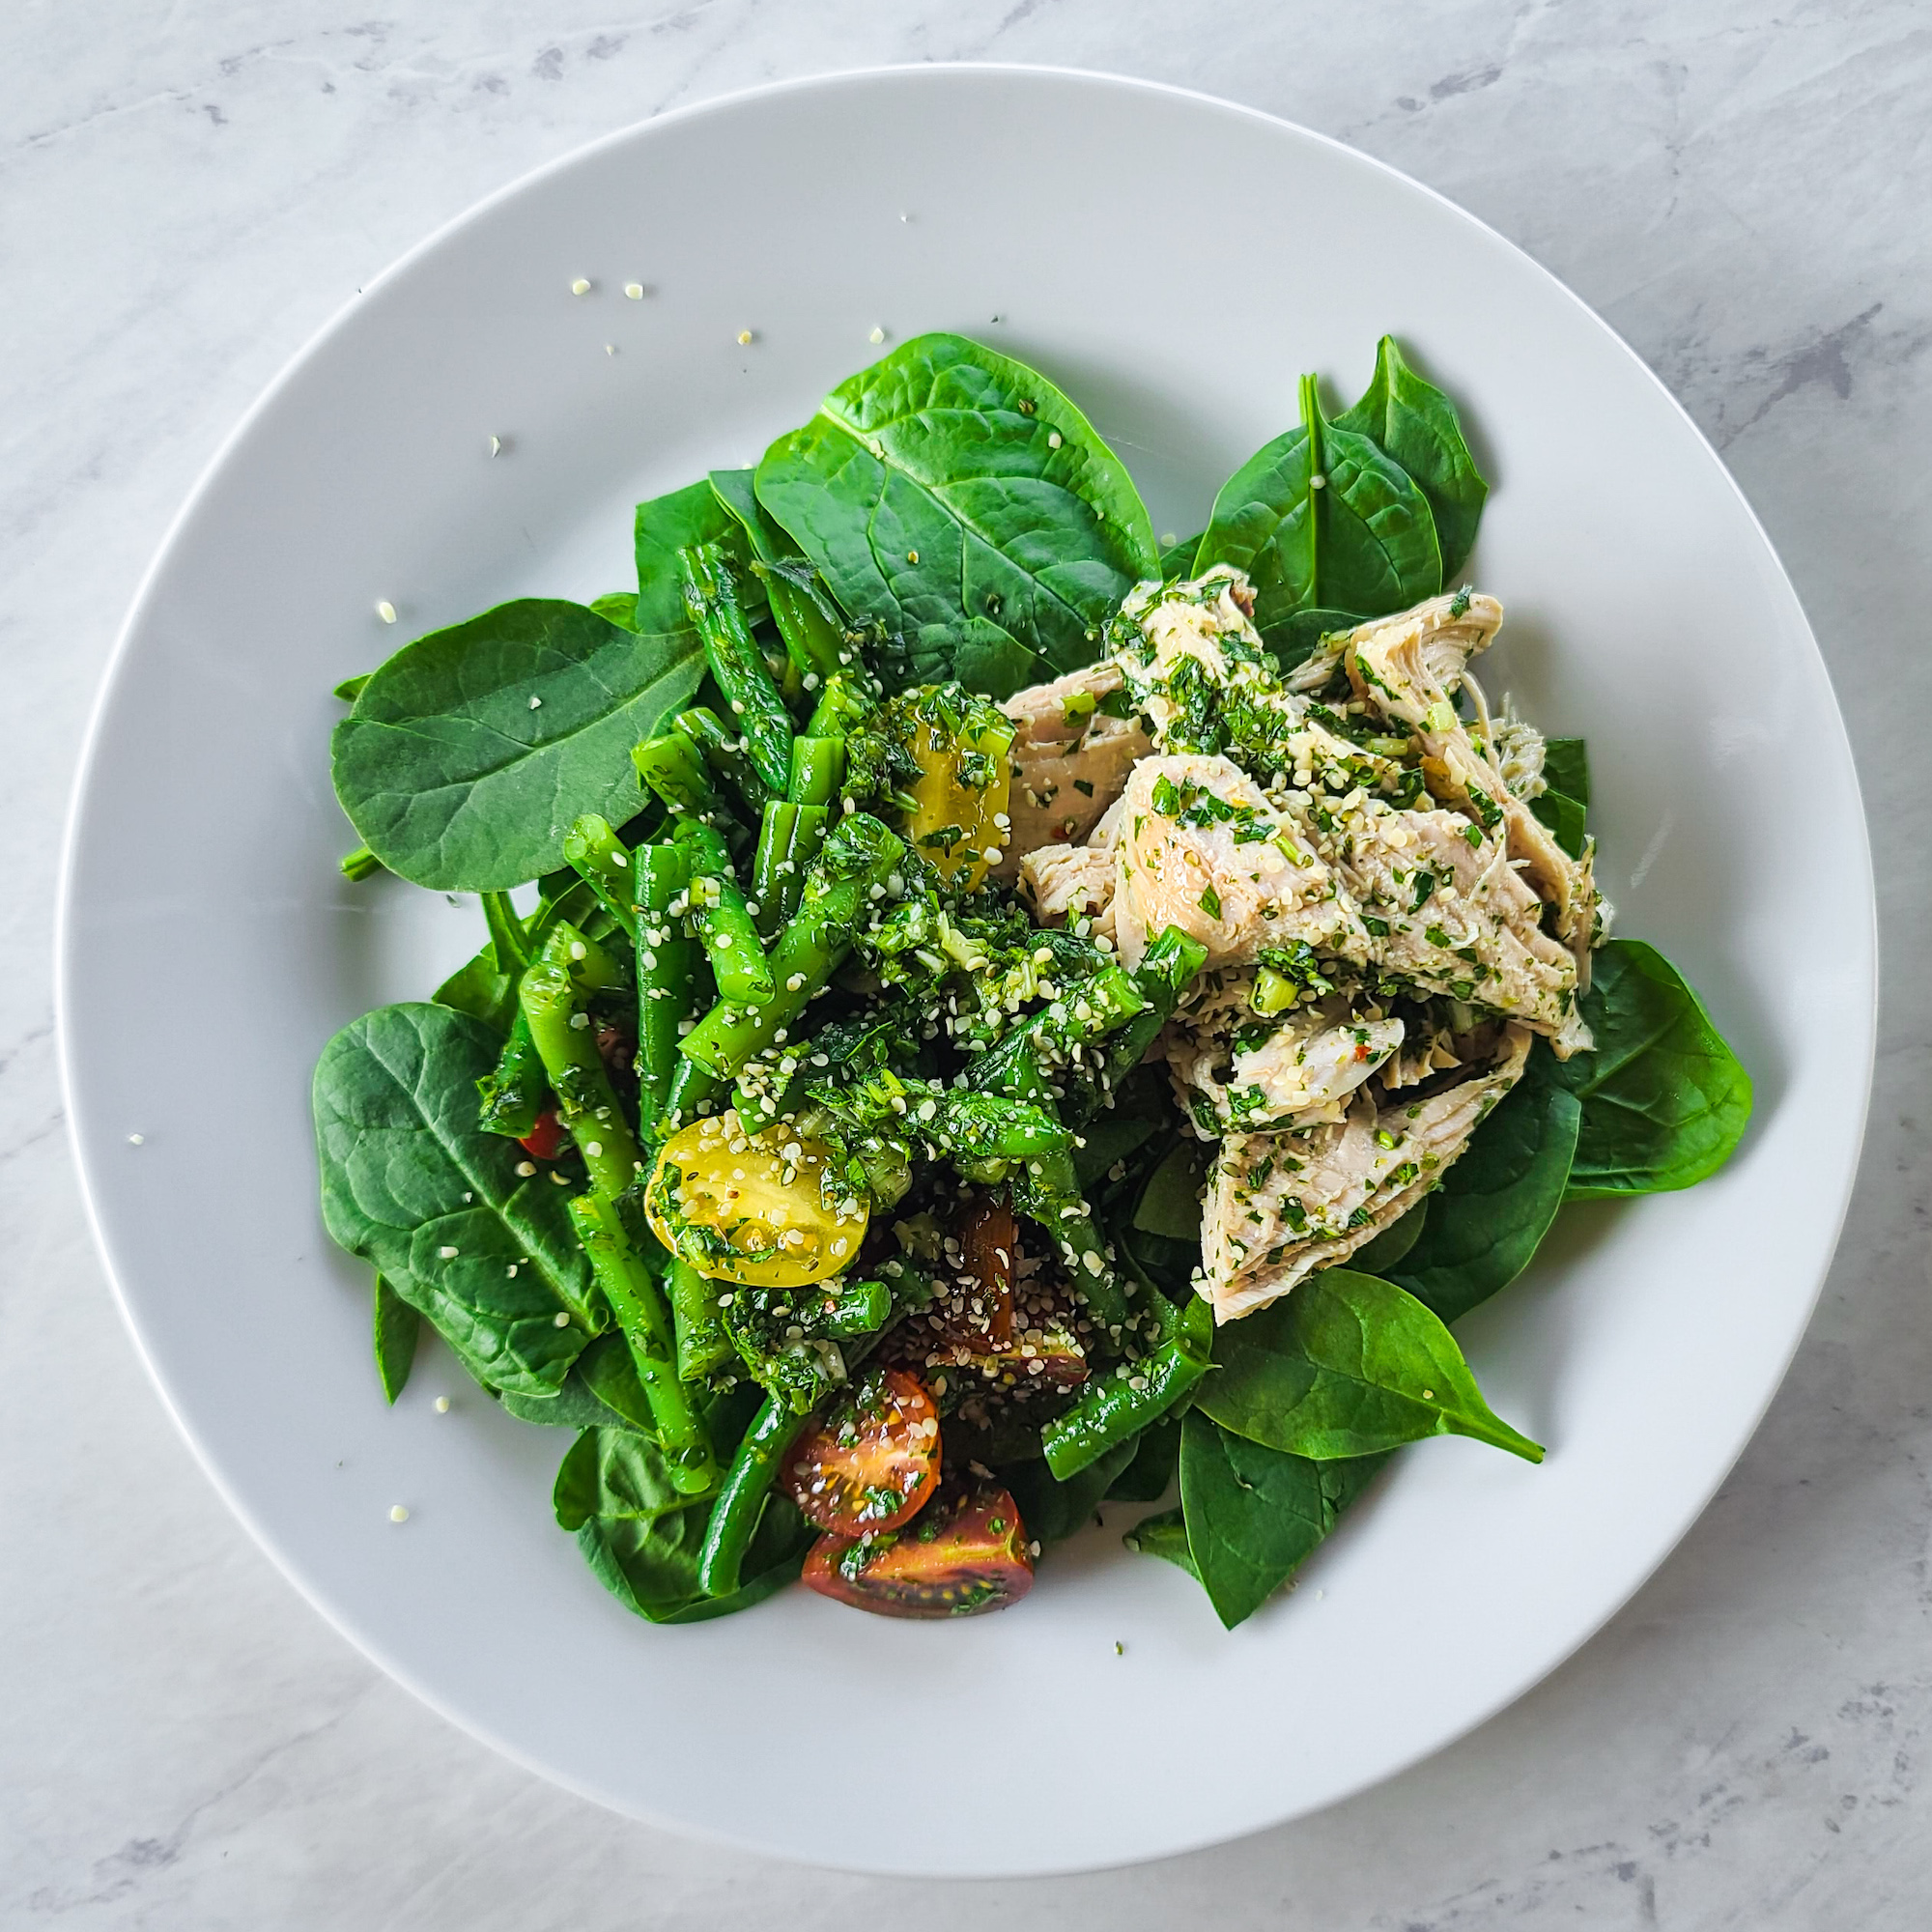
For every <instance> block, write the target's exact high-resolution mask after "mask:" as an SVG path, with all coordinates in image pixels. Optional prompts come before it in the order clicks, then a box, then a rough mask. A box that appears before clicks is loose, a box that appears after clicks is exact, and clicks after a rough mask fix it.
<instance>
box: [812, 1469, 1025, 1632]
mask: <svg viewBox="0 0 1932 1932" xmlns="http://www.w3.org/2000/svg"><path fill="white" fill-rule="evenodd" d="M805 1580H806V1582H807V1583H808V1584H809V1585H810V1587H811V1588H812V1589H814V1590H816V1591H817V1592H818V1593H819V1594H820V1595H821V1596H826V1597H832V1598H835V1599H836V1600H837V1601H838V1602H839V1603H841V1604H850V1605H853V1607H854V1608H856V1609H861V1610H870V1611H872V1612H873V1614H874V1615H876V1616H882V1617H977V1616H983V1615H984V1614H985V1613H986V1612H987V1611H988V1610H1003V1609H1005V1608H1006V1607H1007V1605H1009V1604H1016V1603H1018V1602H1019V1600H1020V1599H1021V1598H1022V1597H1024V1596H1025V1595H1026V1593H1027V1592H1028V1591H1029V1590H1030V1589H1032V1588H1033V1556H1032V1554H1031V1552H1030V1550H1029V1548H1028V1547H1027V1533H1026V1524H1025V1523H1023V1522H1022V1521H1021V1520H1020V1513H1019V1510H1018V1508H1017V1506H1016V1505H1015V1504H1014V1502H1013V1499H1012V1497H1011V1496H1010V1495H1009V1494H1008V1493H1007V1492H1006V1491H1005V1490H1002V1489H998V1488H996V1487H994V1486H993V1485H992V1484H990V1483H988V1484H979V1485H975V1486H974V1487H972V1488H970V1489H969V1488H965V1487H962V1486H958V1485H955V1484H952V1483H949V1484H948V1485H947V1486H946V1488H945V1489H943V1490H941V1491H940V1492H939V1493H938V1495H936V1496H935V1497H934V1498H933V1499H932V1501H931V1502H930V1503H928V1504H927V1505H926V1507H925V1509H924V1510H923V1511H922V1512H921V1514H920V1515H919V1516H918V1517H917V1518H916V1519H915V1520H913V1521H912V1522H910V1523H908V1524H907V1525H906V1527H905V1528H904V1529H901V1530H898V1531H895V1532H894V1533H891V1534H888V1535H885V1536H880V1537H877V1538H875V1539H873V1540H871V1541H869V1542H864V1543H861V1542H855V1541H854V1540H853V1539H852V1538H850V1537H844V1536H821V1537H820V1538H819V1539H818V1541H817V1542H816V1543H815V1544H814V1545H813V1546H812V1548H811V1554H810V1556H808V1557H807V1558H806V1559H805Z"/></svg>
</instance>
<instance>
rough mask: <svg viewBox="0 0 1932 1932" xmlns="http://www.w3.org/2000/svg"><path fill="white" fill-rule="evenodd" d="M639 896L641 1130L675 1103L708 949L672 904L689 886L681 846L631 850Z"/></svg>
mask: <svg viewBox="0 0 1932 1932" xmlns="http://www.w3.org/2000/svg"><path fill="white" fill-rule="evenodd" d="M631 864H632V871H633V875H634V884H635V887H636V892H637V901H638V1130H639V1133H640V1134H642V1135H643V1136H644V1137H645V1138H646V1139H648V1138H649V1137H650V1136H651V1135H652V1134H653V1133H654V1132H656V1130H657V1128H658V1126H659V1123H660V1122H662V1121H663V1119H664V1117H665V1115H666V1114H667V1113H668V1110H669V1107H670V1087H671V1080H672V1077H673V1076H674V1075H675V1074H676V1072H677V1070H678V1068H679V1067H681V1066H687V1065H690V1062H689V1061H687V1060H685V1059H683V1058H682V1057H681V1056H680V1055H679V1053H678V1050H677V1043H678V1041H679V1039H680V1038H682V1037H683V1029H684V1023H685V1022H686V1021H687V1020H690V1019H693V1018H695V1017H696V1013H697V1010H698V997H699V994H698V981H699V976H700V973H701V970H702V966H703V953H702V950H701V949H700V948H699V946H698V944H697V942H696V940H695V939H688V938H686V937H685V934H684V929H683V926H682V923H680V922H679V921H678V920H677V919H676V918H674V917H673V916H672V914H671V910H670V908H671V907H672V905H673V904H675V903H676V902H677V901H678V900H679V899H681V898H682V897H683V896H684V895H686V894H687V893H689V892H690V890H691V852H690V849H689V848H688V847H686V846H683V845H676V844H663V845H639V847H638V849H637V850H636V851H635V852H634V853H633V854H632V855H631Z"/></svg>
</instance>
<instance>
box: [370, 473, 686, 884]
mask: <svg viewBox="0 0 1932 1932" xmlns="http://www.w3.org/2000/svg"><path fill="white" fill-rule="evenodd" d="M706 494H707V496H708V495H709V492H708V489H707V492H706ZM714 500H715V499H714ZM721 514H722V512H721ZM703 675H704V653H703V650H702V648H701V647H700V645H699V644H698V641H697V638H696V633H695V632H693V631H692V630H691V629H690V628H689V627H688V626H687V627H684V628H681V629H679V630H677V631H675V632H665V633H662V634H659V633H649V632H646V633H639V632H633V631H627V630H625V629H624V628H623V627H622V626H621V625H617V624H613V623H611V621H610V619H609V618H607V617H600V616H599V615H598V614H597V612H596V611H589V610H586V609H585V608H584V607H583V606H582V605H581V604H566V603H563V602H561V601H560V600H559V599H556V598H549V597H524V598H519V599H518V600H517V601H516V602H515V603H511V604H499V605H498V606H497V608H496V609H495V610H494V611H485V612H484V613H483V614H482V615H481V616H480V617H472V618H470V619H469V621H468V622H467V623H463V624H455V625H452V626H451V627H450V628H449V629H448V630H446V631H433V632H431V633H430V635H429V636H428V637H426V638H418V639H416V640H415V642H414V643H412V644H408V645H405V646H404V648H403V649H402V650H400V651H398V652H397V653H396V655H395V656H394V657H392V658H391V659H390V660H389V661H388V663H387V664H385V665H384V667H383V668H382V669H381V670H379V671H378V672H377V673H376V674H375V676H374V677H372V678H371V679H370V680H369V682H368V684H367V685H366V686H365V687H364V689H363V692H362V695H361V696H359V697H358V698H357V699H356V700H355V709H354V710H353V711H352V712H351V713H350V714H349V716H348V717H347V718H345V719H344V720H343V721H342V723H341V724H340V725H337V726H336V727H335V736H334V740H333V756H334V768H335V792H336V796H337V798H339V799H340V800H341V802H342V809H343V810H344V811H346V812H347V813H348V814H349V818H350V821H351V823H353V824H354V825H355V830H356V831H357V832H358V833H359V834H360V835H361V837H362V838H363V840H364V841H365V842H366V843H367V845H368V846H369V848H370V850H371V851H373V852H374V853H375V854H376V856H377V857H378V858H379V859H381V860H382V862H383V863H384V865H385V866H387V867H389V869H390V870H391V871H394V872H399V873H401V874H402V876H403V877H404V878H406V879H412V880H413V881H414V882H415V883H416V884H417V885H419V886H429V887H433V888H435V889H436V890H437V891H439V892H483V891H488V890H501V889H503V888H507V887H510V886H516V885H521V884H522V883H523V882H524V881H525V880H526V879H533V878H535V877H536V876H537V875H538V874H539V873H540V872H548V871H551V870H553V869H554V868H555V867H557V866H558V865H559V864H561V862H562V858H563V839H564V835H565V834H566V833H567V832H568V831H569V830H570V827H571V823H572V821H573V820H574V819H576V818H578V817H579V816H580V815H581V814H582V813H584V812H596V813H598V814H599V815H600V816H602V817H605V818H608V819H610V820H611V822H612V823H613V824H622V823H623V821H624V820H625V819H627V818H629V817H630V816H631V815H632V813H633V812H634V811H636V810H637V808H638V804H639V793H638V779H637V774H636V773H635V771H633V770H632V767H631V761H630V755H629V753H630V750H631V747H632V746H633V745H634V744H636V743H637V742H638V741H639V739H640V738H645V737H648V736H649V735H650V733H651V732H652V731H653V730H654V729H655V728H656V726H657V725H658V722H659V721H660V720H661V719H662V718H664V717H666V716H667V715H668V714H669V713H671V712H674V711H676V710H678V709H680V708H681V707H682V706H683V705H685V704H688V703H689V702H690V700H691V698H692V697H693V696H694V695H695V694H696V690H697V686H698V683H699V681H700V679H701V678H702V677H703ZM532 698H537V699H540V700H541V701H540V703H539V704H538V705H537V707H536V708H535V709H532V708H531V699H532Z"/></svg>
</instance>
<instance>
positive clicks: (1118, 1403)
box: [1039, 1295, 1214, 1483]
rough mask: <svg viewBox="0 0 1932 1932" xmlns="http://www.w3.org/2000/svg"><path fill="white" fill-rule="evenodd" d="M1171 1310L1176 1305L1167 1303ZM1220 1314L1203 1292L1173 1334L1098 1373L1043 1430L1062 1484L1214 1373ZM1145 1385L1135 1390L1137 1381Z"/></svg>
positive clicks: (1181, 1314)
mask: <svg viewBox="0 0 1932 1932" xmlns="http://www.w3.org/2000/svg"><path fill="white" fill-rule="evenodd" d="M1164 1305H1166V1306H1168V1307H1169V1308H1170V1309H1171V1308H1172V1304H1171V1303H1168V1304H1164ZM1213 1339H1214V1318H1213V1316H1212V1314H1211V1313H1210V1312H1209V1310H1208V1304H1207V1303H1206V1302H1205V1301H1203V1300H1201V1298H1200V1297H1199V1296H1198V1295H1190V1296H1189V1297H1188V1301H1187V1306H1186V1307H1185V1308H1184V1309H1180V1310H1179V1311H1175V1313H1174V1317H1173V1320H1172V1321H1171V1323H1170V1326H1169V1332H1168V1334H1167V1336H1166V1337H1165V1338H1164V1339H1163V1340H1162V1341H1161V1342H1160V1343H1159V1344H1158V1345H1157V1346H1156V1347H1155V1348H1154V1350H1152V1352H1151V1353H1150V1354H1148V1355H1144V1356H1143V1357H1142V1358H1141V1359H1140V1360H1139V1361H1138V1362H1132V1363H1128V1362H1122V1363H1121V1364H1119V1365H1118V1366H1117V1367H1116V1369H1115V1370H1114V1372H1113V1373H1112V1374H1110V1375H1104V1376H1093V1377H1090V1378H1088V1379H1087V1381H1086V1382H1084V1383H1083V1384H1082V1385H1081V1389H1080V1393H1079V1394H1078V1395H1076V1396H1075V1397H1074V1398H1073V1405H1072V1406H1071V1407H1070V1408H1068V1409H1067V1410H1066V1411H1065V1413H1064V1414H1062V1415H1059V1416H1056V1417H1055V1418H1054V1420H1053V1421H1051V1422H1049V1423H1047V1424H1046V1425H1045V1426H1044V1427H1043V1428H1042V1429H1041V1430H1040V1432H1039V1439H1040V1446H1041V1447H1042V1448H1043V1449H1044V1450H1045V1451H1046V1466H1047V1467H1048V1468H1049V1469H1051V1470H1052V1471H1053V1473H1054V1475H1055V1476H1056V1477H1058V1478H1059V1480H1060V1481H1061V1482H1063V1483H1064V1482H1065V1480H1066V1479H1067V1477H1069V1476H1071V1475H1075V1474H1077V1473H1078V1472H1079V1471H1080V1470H1082V1469H1084V1468H1086V1466H1087V1465H1088V1464H1089V1463H1094V1462H1097V1461H1098V1460H1099V1458H1100V1457H1102V1456H1104V1455H1105V1454H1106V1453H1107V1451H1108V1450H1109V1449H1112V1448H1114V1447H1116V1446H1117V1445H1118V1444H1120V1443H1122V1442H1124V1441H1126V1440H1127V1438H1128V1437H1129V1436H1131V1435H1138V1434H1139V1433H1140V1432H1141V1431H1142V1430H1143V1429H1145V1428H1147V1427H1148V1425H1149V1424H1150V1423H1152V1422H1158V1421H1159V1420H1160V1418H1161V1417H1162V1416H1163V1415H1165V1414H1166V1413H1167V1412H1168V1411H1169V1410H1170V1409H1171V1408H1173V1406H1175V1404H1176V1403H1177V1402H1179V1400H1180V1399H1181V1397H1182V1396H1184V1395H1185V1394H1186V1393H1187V1391H1188V1390H1189V1389H1191V1388H1192V1387H1193V1386H1194V1384H1195V1383H1196V1382H1198V1381H1199V1380H1200V1379H1201V1378H1202V1377H1203V1376H1204V1375H1206V1374H1207V1372H1208V1350H1210V1348H1211V1347H1212V1344H1213ZM1135 1382H1139V1383H1140V1384H1141V1386H1140V1387H1139V1388H1135V1387H1134V1386H1133V1384H1134V1383H1135Z"/></svg>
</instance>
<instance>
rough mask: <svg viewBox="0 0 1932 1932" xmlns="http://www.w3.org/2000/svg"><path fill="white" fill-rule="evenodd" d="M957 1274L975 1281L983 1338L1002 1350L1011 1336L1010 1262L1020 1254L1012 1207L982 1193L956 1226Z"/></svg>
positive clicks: (1017, 1227) (1011, 1268)
mask: <svg viewBox="0 0 1932 1932" xmlns="http://www.w3.org/2000/svg"><path fill="white" fill-rule="evenodd" d="M959 1253H960V1269H959V1272H960V1273H961V1274H970V1275H971V1276H972V1277H973V1278H974V1280H975V1281H976V1282H978V1284H979V1288H978V1291H977V1293H978V1298H979V1299H980V1302H981V1303H982V1304H983V1307H984V1312H985V1316H986V1326H985V1329H984V1330H983V1331H982V1333H983V1339H984V1340H986V1341H989V1342H991V1343H992V1345H993V1347H994V1348H995V1349H1004V1348H1006V1347H1007V1345H1008V1344H1009V1343H1010V1342H1011V1341H1012V1339H1013V1264H1014V1263H1016V1262H1017V1261H1018V1260H1019V1256H1020V1230H1019V1223H1018V1222H1017V1221H1015V1220H1014V1219H1013V1210H1012V1209H1011V1208H1009V1207H1008V1206H1007V1204H1006V1203H1005V1202H1004V1201H999V1200H996V1199H995V1198H994V1197H993V1196H992V1195H990V1194H987V1195H982V1196H981V1197H980V1200H979V1201H978V1202H976V1203H975V1204H974V1206H973V1208H972V1209H971V1211H970V1212H969V1213H968V1214H967V1216H966V1219H965V1221H964V1222H963V1223H962V1225H961V1226H960V1229H959Z"/></svg>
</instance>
